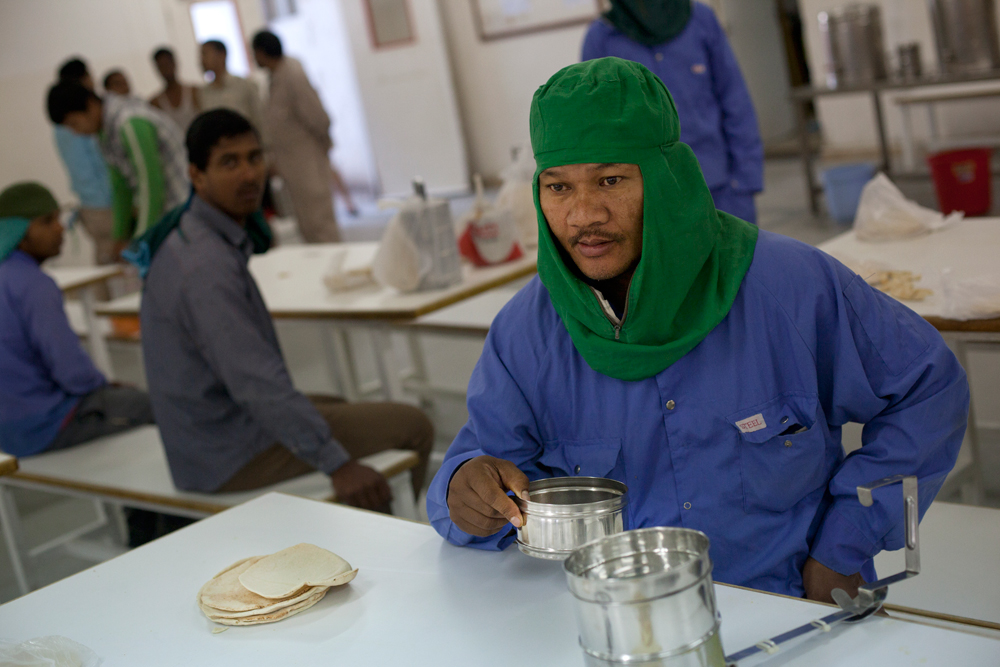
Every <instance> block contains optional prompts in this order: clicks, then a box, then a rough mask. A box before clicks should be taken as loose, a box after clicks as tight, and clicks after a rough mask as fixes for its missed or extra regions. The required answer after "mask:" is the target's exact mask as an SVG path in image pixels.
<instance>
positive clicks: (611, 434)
mask: <svg viewBox="0 0 1000 667" xmlns="http://www.w3.org/2000/svg"><path fill="white" fill-rule="evenodd" d="M530 120H531V123H530V132H531V145H532V148H533V149H534V154H535V162H536V164H537V171H536V173H535V181H534V194H535V207H536V211H537V214H538V277H537V278H535V279H534V280H532V281H531V282H530V283H528V285H527V286H525V287H524V288H523V289H521V290H520V291H519V292H518V293H517V294H516V295H515V296H514V297H513V298H512V299H511V301H510V302H509V303H508V304H507V305H506V306H505V307H504V308H503V310H501V311H500V313H499V314H498V315H497V316H496V318H494V320H493V323H492V324H491V325H490V332H489V335H488V336H487V337H486V342H485V345H484V347H483V354H482V356H481V357H480V359H479V363H478V364H477V365H476V368H475V370H474V371H473V373H472V378H471V379H470V381H469V388H468V392H467V396H468V410H469V421H468V423H467V424H466V425H465V426H464V427H463V428H462V430H461V431H460V432H459V434H458V436H456V438H455V441H454V442H453V443H452V445H451V447H450V448H449V449H448V451H447V453H446V454H445V457H444V461H443V462H442V464H441V468H440V469H439V471H438V473H437V474H436V475H435V477H434V480H433V482H431V485H430V488H429V490H428V492H427V515H428V517H429V518H430V521H431V524H432V525H433V526H434V528H435V529H436V530H437V531H438V532H439V533H440V534H441V535H442V536H443V537H444V538H445V539H447V540H448V541H449V542H451V543H453V544H456V545H462V546H468V547H472V548H477V549H488V550H499V549H503V548H505V547H508V546H509V545H510V544H511V543H513V542H514V540H515V539H516V534H515V532H514V530H513V528H515V527H519V526H521V525H523V524H522V522H523V517H522V515H521V513H520V511H519V510H518V507H517V505H516V504H515V503H514V501H513V500H512V499H511V498H510V497H509V495H508V493H513V494H516V495H518V496H519V497H521V498H525V497H526V494H528V485H529V481H531V480H538V479H543V478H551V477H566V476H587V477H605V478H610V479H614V480H617V481H619V482H623V483H625V484H626V485H627V486H628V493H629V502H628V505H627V507H626V508H625V510H624V523H625V528H627V529H631V528H646V527H650V526H681V527H684V528H693V529H696V530H701V531H703V532H704V533H706V534H707V535H708V537H709V539H710V540H711V557H712V562H713V566H714V570H713V572H712V577H713V578H714V579H715V580H717V581H722V582H725V583H730V584H737V585H740V586H747V587H751V588H757V589H762V590H767V591H772V592H775V593H783V594H785V595H795V596H806V597H808V598H810V599H813V600H823V601H828V602H829V601H832V597H831V595H832V591H833V590H834V589H836V588H840V589H842V590H844V591H846V592H847V593H848V594H850V595H854V594H855V592H856V590H857V587H858V586H859V585H860V584H861V583H862V582H863V581H872V580H873V578H874V577H875V570H874V567H873V563H872V558H873V557H874V556H875V554H877V553H878V552H880V551H882V550H885V549H899V548H901V547H902V546H903V544H904V540H905V538H904V534H905V530H904V523H905V522H904V520H903V507H902V497H901V496H900V494H899V491H898V489H888V488H885V489H879V490H877V491H875V493H874V497H875V503H874V505H873V506H872V507H864V506H862V505H861V503H860V502H859V501H858V495H857V487H858V486H859V485H861V484H868V483H870V482H872V481H874V480H878V479H881V478H884V477H890V476H893V475H914V476H916V477H917V479H918V482H919V485H920V493H919V496H920V510H921V512H923V511H924V510H926V509H927V507H928V506H929V505H930V503H931V501H932V500H933V499H934V496H935V494H936V493H937V492H938V490H939V489H940V488H941V485H942V484H943V483H944V481H945V477H946V476H947V474H948V472H949V471H950V470H951V469H952V466H954V465H955V459H956V457H957V455H958V450H959V447H960V446H961V444H962V436H963V434H964V433H965V427H966V422H967V418H968V409H969V387H968V383H967V382H966V378H965V373H964V372H963V371H962V368H961V366H959V364H958V361H957V360H956V359H955V355H953V354H952V353H951V352H950V351H949V350H948V347H947V345H945V343H944V341H943V340H942V338H941V334H939V333H938V332H937V331H936V330H935V329H934V327H932V326H931V325H930V324H929V323H928V322H927V321H926V320H924V319H923V318H921V317H920V316H919V315H917V314H916V313H914V312H913V311H912V310H910V309H908V308H906V307H905V306H903V305H902V304H901V303H899V302H898V301H895V300H894V299H892V298H890V297H889V296H886V295H885V294H882V293H881V292H879V291H877V290H875V289H873V288H872V287H870V286H869V285H868V284H867V283H866V282H865V281H864V279H863V278H861V277H860V276H858V275H856V274H855V273H853V272H852V271H850V270H849V269H847V268H846V267H845V266H844V265H843V264H841V263H839V262H838V261H837V260H835V259H833V258H832V257H830V256H829V255H826V254H824V253H822V252H821V251H819V250H817V249H816V248H813V247H811V246H808V245H806V244H804V243H800V242H798V241H795V240H793V239H790V238H788V237H785V236H781V235H780V234H773V233H770V232H767V231H764V230H758V229H757V227H755V226H753V225H751V224H749V223H747V222H744V221H743V220H740V219H738V218H736V217H734V216H732V215H729V214H727V213H724V212H721V211H718V210H717V209H716V207H715V206H714V205H713V203H712V197H711V194H710V192H709V188H708V187H707V185H706V183H705V180H704V179H703V178H702V174H701V170H700V169H699V167H698V162H697V160H696V159H695V155H694V153H693V152H692V151H691V149H690V148H689V147H688V146H687V145H685V144H684V143H683V142H681V141H679V140H678V137H679V128H678V120H677V112H676V110H675V108H674V104H673V101H672V99H671V97H670V94H669V93H668V92H667V89H666V88H664V86H663V82H662V81H661V80H660V79H659V78H657V77H656V76H655V75H653V74H652V73H651V72H650V71H649V70H648V69H646V68H645V67H643V66H642V65H640V64H638V63H635V62H629V61H626V60H621V59H619V58H600V59H598V60H591V61H587V62H584V63H578V64H576V65H571V66H569V67H567V68H565V69H563V70H561V71H559V72H557V73H556V74H555V75H553V76H552V78H551V79H549V81H548V83H546V84H545V85H543V86H542V87H540V88H539V89H538V91H537V92H536V93H535V96H534V99H533V101H532V105H531V113H530ZM847 422H855V423H859V424H864V425H865V426H864V432H863V437H862V442H863V446H862V447H861V448H860V449H858V450H856V451H854V452H852V453H851V454H850V455H848V456H845V453H844V448H843V445H842V443H841V429H842V427H843V425H844V424H845V423H847ZM489 562H495V561H489V560H486V561H484V567H489V565H488V563H489Z"/></svg>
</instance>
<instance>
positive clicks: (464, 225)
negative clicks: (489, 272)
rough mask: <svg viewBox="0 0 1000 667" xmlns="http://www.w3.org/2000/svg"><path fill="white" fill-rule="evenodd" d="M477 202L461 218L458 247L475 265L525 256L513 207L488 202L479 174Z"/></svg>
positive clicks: (476, 183)
mask: <svg viewBox="0 0 1000 667" xmlns="http://www.w3.org/2000/svg"><path fill="white" fill-rule="evenodd" d="M473 181H474V182H475V185H476V203H475V205H474V206H473V207H472V209H471V210H470V211H469V212H468V213H467V214H466V215H465V217H463V218H462V220H461V221H459V225H458V228H459V231H460V234H459V237H458V251H459V252H460V253H461V254H462V256H463V257H465V258H466V259H468V260H469V261H470V262H472V263H473V264H474V265H475V266H491V265H494V264H503V263H504V262H511V261H514V260H515V259H519V258H520V257H521V256H523V254H524V253H523V252H522V251H521V244H520V243H518V240H517V236H518V233H517V226H516V225H515V223H514V216H513V214H512V213H511V211H510V209H507V208H497V207H495V206H492V207H491V206H489V205H487V204H486V200H485V199H484V198H483V179H482V178H481V177H480V176H479V174H476V175H475V176H474V177H473Z"/></svg>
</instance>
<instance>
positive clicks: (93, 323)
mask: <svg viewBox="0 0 1000 667" xmlns="http://www.w3.org/2000/svg"><path fill="white" fill-rule="evenodd" d="M42 268H43V269H44V270H45V272H46V273H47V274H49V275H50V276H51V277H52V279H53V280H55V281H56V285H58V286H59V289H61V290H62V291H63V293H69V292H74V291H79V293H80V302H81V303H82V304H83V316H84V319H85V320H86V323H87V343H88V345H89V347H90V355H91V357H92V358H93V360H94V365H95V366H97V368H98V370H100V371H101V372H102V373H104V375H105V377H107V378H113V377H114V374H113V369H112V368H111V355H110V354H109V353H108V343H107V341H106V340H104V336H102V335H101V330H100V327H99V326H98V324H97V317H96V312H95V311H96V307H97V297H96V295H95V293H94V291H95V289H96V288H97V286H98V285H102V284H104V283H106V282H107V281H108V279H110V278H115V277H117V276H120V275H121V274H122V267H120V266H115V265H111V266H85V267H66V268H45V267H42Z"/></svg>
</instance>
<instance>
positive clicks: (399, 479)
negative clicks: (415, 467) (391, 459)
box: [388, 470, 420, 521]
mask: <svg viewBox="0 0 1000 667" xmlns="http://www.w3.org/2000/svg"><path fill="white" fill-rule="evenodd" d="M388 481H389V488H390V489H391V490H392V514H393V516H399V517H403V518H404V519H413V520H414V521H416V520H418V519H419V518H420V516H419V515H418V514H417V501H416V499H415V498H414V497H413V477H412V476H411V475H410V471H409V470H404V471H403V472H401V473H399V474H398V475H396V476H394V477H392V478H390V479H389V480H388Z"/></svg>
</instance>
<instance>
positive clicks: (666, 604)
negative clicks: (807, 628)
mask: <svg viewBox="0 0 1000 667" xmlns="http://www.w3.org/2000/svg"><path fill="white" fill-rule="evenodd" d="M708 547H709V541H708V537H707V536H706V535H705V534H704V533H702V532H699V531H697V530H690V529H687V528H643V529H640V530H629V531H625V532H624V533H620V534H618V535H612V536H610V537H605V538H602V539H600V540H597V541H595V542H591V543H590V544H587V545H585V546H583V547H581V548H579V549H577V550H576V551H574V552H573V553H572V554H571V555H570V557H569V558H567V559H566V561H565V562H564V563H563V569H564V571H565V573H566V582H567V585H568V586H569V590H570V592H571V593H572V594H573V597H574V609H575V611H576V617H577V625H578V627H579V630H580V646H581V648H583V652H584V664H585V665H587V666H588V667H610V666H611V665H619V666H620V665H622V664H628V665H641V666H643V667H695V666H697V667H723V666H724V665H725V664H726V662H725V655H724V654H723V650H722V641H721V639H720V638H719V624H720V617H719V612H718V609H717V608H716V604H715V588H714V586H713V584H712V560H711V558H710V557H709V554H708Z"/></svg>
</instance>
